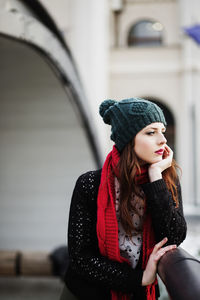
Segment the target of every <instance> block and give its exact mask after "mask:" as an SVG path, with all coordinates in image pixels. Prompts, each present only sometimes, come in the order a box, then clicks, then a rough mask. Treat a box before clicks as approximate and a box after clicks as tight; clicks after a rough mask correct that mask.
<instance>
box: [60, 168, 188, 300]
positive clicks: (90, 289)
mask: <svg viewBox="0 0 200 300" xmlns="http://www.w3.org/2000/svg"><path fill="white" fill-rule="evenodd" d="M100 178H101V170H98V171H90V172H87V173H85V174H83V175H81V176H80V177H79V178H78V180H77V182H76V185H75V188H74V192H73V196H72V201H71V207H70V215H69V227H68V249H69V257H70V263H69V267H68V270H67V272H66V276H65V282H66V284H67V286H68V288H69V289H70V290H71V291H72V292H73V293H74V294H75V295H76V296H77V298H78V299H88V300H89V299H95V300H98V299H99V300H100V299H101V300H104V299H105V300H106V299H111V297H110V290H116V291H122V292H125V293H131V294H133V295H134V298H133V299H134V300H135V299H140V300H141V299H145V293H144V287H142V286H141V281H142V276H143V270H142V269H141V260H140V262H139V263H138V265H137V268H136V269H132V268H131V266H130V265H129V264H127V263H119V262H116V261H112V260H109V259H108V258H107V257H104V256H102V255H101V254H100V252H99V249H98V240H97V234H96V222H97V195H98V188H99V184H100ZM177 186H178V198H179V207H178V208H176V207H175V204H174V201H173V199H172V195H171V193H170V192H169V191H168V189H167V187H166V184H165V181H164V180H163V179H160V180H157V181H154V182H152V183H147V184H144V185H142V188H143V191H144V193H145V195H146V201H147V209H148V210H149V211H150V213H151V216H152V223H153V228H154V232H155V238H156V241H157V242H159V241H161V240H162V239H163V238H164V237H168V244H176V245H177V246H178V245H179V244H180V243H181V242H182V241H183V240H184V239H185V236H186V222H185V219H184V215H183V208H182V199H181V187H180V184H178V185H177ZM140 257H142V254H141V255H140Z"/></svg>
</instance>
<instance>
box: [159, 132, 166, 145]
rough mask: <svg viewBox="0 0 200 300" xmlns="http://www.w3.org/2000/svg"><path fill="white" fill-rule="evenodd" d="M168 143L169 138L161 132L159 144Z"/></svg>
mask: <svg viewBox="0 0 200 300" xmlns="http://www.w3.org/2000/svg"><path fill="white" fill-rule="evenodd" d="M166 143H167V139H166V137H165V136H164V134H162V133H161V135H160V139H159V144H161V145H163V144H166Z"/></svg>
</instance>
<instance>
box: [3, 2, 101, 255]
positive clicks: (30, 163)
mask: <svg viewBox="0 0 200 300" xmlns="http://www.w3.org/2000/svg"><path fill="white" fill-rule="evenodd" d="M23 2H24V3H26V4H24V5H25V6H24V7H23ZM29 4H30V6H29ZM10 5H11V7H10V10H9V11H7V10H4V8H2V7H1V24H0V48H1V56H0V65H1V68H0V77H1V82H0V85H1V99H0V107H1V109H0V139H1V147H0V161H1V171H0V178H1V180H0V219H1V234H0V244H1V247H3V248H4V249H24V250H25V249H31V250H36V249H38V250H52V248H53V247H55V246H57V245H59V244H61V243H64V242H65V239H66V231H67V223H68V220H67V217H68V209H69V205H70V199H71V195H72V190H73V186H74V183H75V180H76V179H77V177H78V175H80V172H85V171H86V170H88V168H91V169H93V168H96V167H98V166H99V165H100V152H99V147H98V141H97V138H96V137H97V134H96V130H95V128H94V124H93V122H92V118H91V117H90V110H89V104H88V103H87V98H86V97H85V94H84V91H83V89H82V85H81V82H80V80H79V76H78V72H77V70H76V67H75V64H74V61H73V58H72V55H71V53H70V52H69V49H68V47H67V46H66V45H65V43H64V41H63V39H62V37H61V36H59V31H58V30H56V28H55V24H53V22H52V21H51V19H50V17H49V16H48V14H47V12H46V11H44V9H43V8H42V6H41V5H40V4H39V2H38V1H28V2H27V1H12V2H11V4H10ZM12 5H13V7H12Z"/></svg>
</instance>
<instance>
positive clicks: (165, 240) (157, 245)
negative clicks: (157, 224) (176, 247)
mask: <svg viewBox="0 0 200 300" xmlns="http://www.w3.org/2000/svg"><path fill="white" fill-rule="evenodd" d="M167 241H168V238H167V237H165V238H164V239H163V240H162V241H160V242H159V243H157V244H156V245H155V246H154V248H153V251H152V253H156V252H157V251H158V250H159V249H160V248H161V247H162V246H163V245H164V244H166V243H167Z"/></svg>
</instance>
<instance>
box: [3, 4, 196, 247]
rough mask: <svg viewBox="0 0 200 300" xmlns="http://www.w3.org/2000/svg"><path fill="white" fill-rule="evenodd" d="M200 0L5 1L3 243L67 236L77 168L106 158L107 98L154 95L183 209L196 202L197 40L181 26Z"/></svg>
mask: <svg viewBox="0 0 200 300" xmlns="http://www.w3.org/2000/svg"><path fill="white" fill-rule="evenodd" d="M199 11H200V3H199V2H198V1H197V0H196V1H195V0H191V1H189V0H179V1H177V0H126V1H122V0H121V1H120V0H112V1H111V0H101V1H99V0H73V1H72V0H58V1H54V0H41V1H34V0H31V1H22V0H21V1H20V0H1V1H0V53H1V55H0V78H1V80H0V85H1V88H0V89H1V96H0V105H1V109H0V114H1V117H0V138H1V142H0V161H1V171H0V247H1V248H4V249H5V248H7V249H13V248H17V249H22V248H24V249H32V250H34V249H46V250H51V249H52V248H53V247H55V246H57V245H59V244H63V243H65V241H66V229H67V221H68V220H67V216H68V207H69V203H70V198H71V193H72V190H73V186H74V183H75V180H76V178H77V176H78V175H79V174H80V173H81V172H84V171H86V170H89V169H91V168H97V167H99V166H100V165H101V163H102V161H103V160H104V158H105V156H106V154H107V152H108V151H109V149H110V146H111V143H110V141H109V128H107V127H106V126H105V125H104V124H103V122H102V120H101V118H100V117H99V116H98V106H99V103H100V102H101V101H102V100H103V99H106V98H114V99H122V98H128V97H133V96H139V97H146V98H147V99H150V100H153V101H156V102H157V103H158V104H159V105H160V106H161V107H162V108H163V110H164V111H165V114H166V117H167V122H168V130H167V139H168V143H169V145H170V146H171V147H172V148H173V150H174V153H175V158H176V160H177V161H178V163H179V165H180V166H181V168H182V170H183V175H182V179H181V181H182V189H183V198H184V203H185V207H186V208H187V209H186V212H189V209H190V212H192V213H193V212H195V211H197V210H198V208H199V205H200V187H199V184H198V182H199V180H200V156H199V155H198V147H200V135H199V133H198V131H199V129H200V121H199V118H198V113H200V103H199V98H200V64H199V61H200V60H199V58H200V52H199V51H200V50H199V47H198V45H196V44H195V42H194V41H193V40H192V39H191V38H189V37H188V36H186V35H185V34H184V31H183V27H184V26H190V25H193V24H194V23H198V22H200V19H199V18H200V17H199V15H198V12H199Z"/></svg>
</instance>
